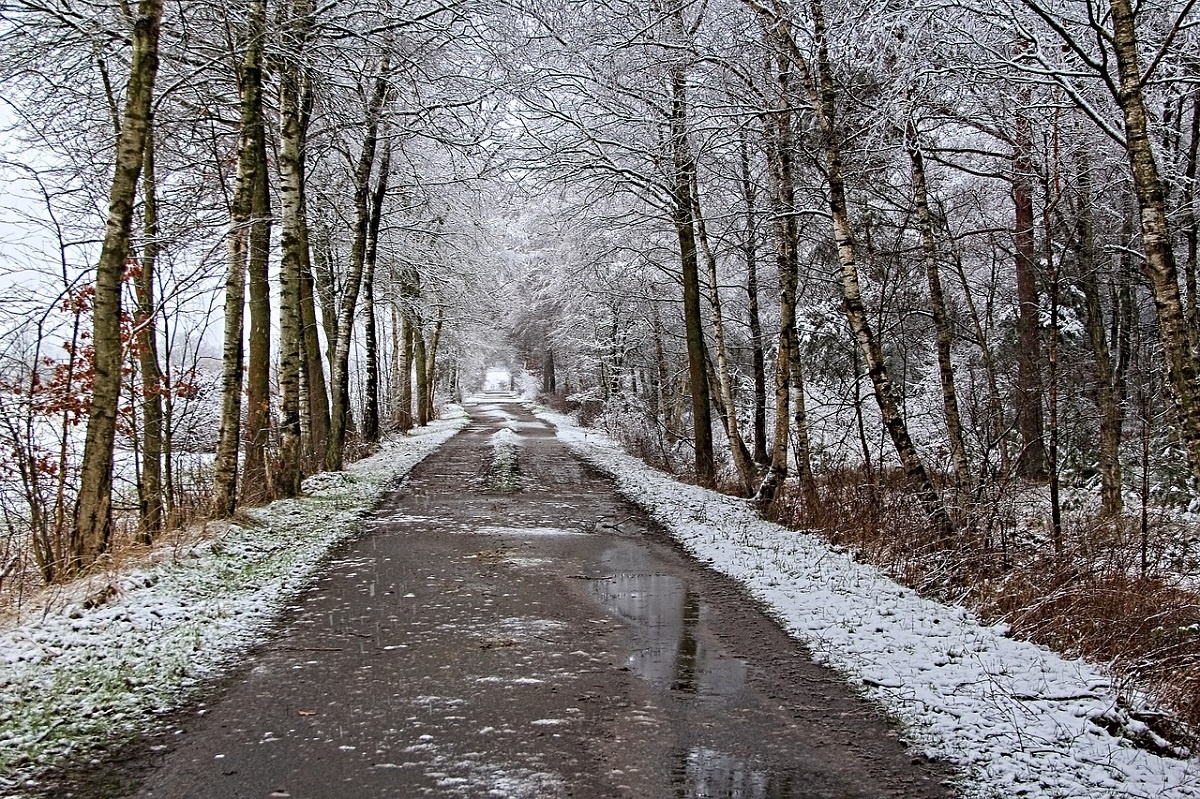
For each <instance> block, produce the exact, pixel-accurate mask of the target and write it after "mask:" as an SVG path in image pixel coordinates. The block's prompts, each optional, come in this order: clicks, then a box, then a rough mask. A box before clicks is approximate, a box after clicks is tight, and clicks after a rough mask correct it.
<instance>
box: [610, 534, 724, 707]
mask: <svg viewBox="0 0 1200 799" xmlns="http://www.w3.org/2000/svg"><path fill="white" fill-rule="evenodd" d="M626 549H628V548H626V547H619V548H617V550H626ZM608 554H609V555H610V557H606V558H605V561H606V562H607V563H609V564H612V565H622V564H621V561H627V560H628V559H629V558H628V556H629V554H630V553H629V552H628V551H611V552H610V553H608ZM614 561H615V563H614ZM592 594H593V596H594V597H595V598H596V600H597V601H598V602H599V603H600V604H602V605H604V606H605V607H606V608H608V609H609V610H610V611H612V612H613V613H615V614H616V615H617V616H619V617H620V618H621V619H622V620H623V621H624V622H625V623H626V633H627V634H628V636H629V639H630V645H631V649H632V650H633V654H632V655H631V656H630V659H629V666H630V668H631V669H633V670H634V671H635V672H636V673H637V674H638V675H640V676H641V677H642V678H644V679H646V680H648V681H649V682H651V683H652V684H654V685H657V686H660V687H662V688H664V689H669V690H671V691H674V692H677V693H681V694H687V695H692V696H698V697H705V698H717V697H719V698H730V697H734V696H736V695H737V694H738V693H739V692H740V691H741V690H742V688H743V686H744V685H745V682H746V665H745V663H744V662H743V661H741V660H738V659H736V658H731V657H729V656H727V655H725V654H723V653H721V652H719V651H716V650H715V649H714V648H713V647H712V646H711V645H710V644H709V643H708V641H707V640H706V638H707V637H706V636H704V635H702V634H701V632H702V630H703V629H704V624H705V618H704V617H705V606H704V603H703V602H701V601H700V599H699V597H698V596H697V595H696V594H695V593H694V592H692V591H691V590H689V589H688V587H687V584H686V583H685V582H684V581H683V580H681V579H679V578H678V577H675V576H673V575H669V574H631V573H620V572H618V573H615V574H613V575H612V576H610V577H606V578H604V579H597V580H594V581H593V582H592Z"/></svg>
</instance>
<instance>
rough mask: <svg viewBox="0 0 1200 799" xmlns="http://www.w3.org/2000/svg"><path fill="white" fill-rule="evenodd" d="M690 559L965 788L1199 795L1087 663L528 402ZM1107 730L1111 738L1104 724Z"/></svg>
mask: <svg viewBox="0 0 1200 799" xmlns="http://www.w3.org/2000/svg"><path fill="white" fill-rule="evenodd" d="M538 415H539V416H541V417H542V418H543V419H546V420H547V421H550V422H552V423H554V424H555V425H556V426H557V427H558V428H559V431H558V435H559V438H561V439H562V440H563V441H564V443H566V444H567V445H568V446H570V447H571V449H573V450H574V451H575V452H577V453H578V454H579V455H581V456H583V457H584V458H585V459H586V460H588V461H589V462H590V463H592V464H593V465H595V466H597V467H599V468H600V469H602V470H603V471H605V472H607V473H609V474H611V475H612V476H613V477H614V478H615V479H616V481H617V485H618V487H619V489H620V490H621V492H622V493H623V494H625V496H627V497H628V498H629V499H631V500H632V501H634V502H635V503H637V504H638V505H640V506H642V507H643V508H645V509H646V511H647V512H649V513H650V514H651V515H652V516H653V517H654V518H655V520H656V521H658V522H659V523H660V524H662V525H663V527H664V528H666V530H667V531H668V532H669V533H670V534H671V535H672V536H673V537H674V538H675V539H676V540H677V541H678V542H679V543H680V544H681V545H682V546H683V547H684V548H685V549H687V551H688V552H690V553H691V554H692V555H693V556H695V557H696V558H697V559H699V560H700V561H703V562H706V563H709V564H710V565H711V566H712V567H713V568H715V569H717V570H718V571H720V572H723V573H725V574H727V575H729V576H731V577H733V578H734V579H736V580H738V581H739V582H741V583H742V584H744V585H745V586H746V587H747V589H748V590H749V591H750V592H751V593H752V594H753V595H754V596H755V597H756V598H758V599H759V600H760V601H762V602H763V603H764V604H765V605H766V606H767V607H768V608H769V609H770V610H771V612H772V613H773V614H774V615H775V617H776V618H777V619H778V620H779V622H780V623H781V624H782V625H783V627H784V628H785V629H786V630H787V631H788V632H789V633H790V634H791V635H793V636H794V637H796V638H798V639H800V640H802V641H804V642H805V644H807V646H808V647H809V648H810V649H811V651H812V653H813V655H814V657H815V658H817V659H818V660H819V661H821V662H824V663H826V664H828V665H830V666H832V667H833V668H835V669H837V670H839V671H841V672H842V673H844V674H846V675H847V677H848V678H849V679H850V680H851V681H852V682H854V683H857V684H859V685H861V686H863V687H864V690H865V691H866V693H867V695H868V696H870V697H871V698H872V699H874V700H876V701H878V702H880V703H881V704H882V705H883V707H884V708H885V709H886V710H887V711H888V712H889V713H891V714H892V715H894V716H895V717H897V718H899V719H900V720H901V721H902V722H903V723H904V725H905V727H906V729H907V731H908V734H909V736H910V737H911V738H912V739H913V741H914V743H915V744H916V745H917V746H918V747H921V748H923V749H924V751H925V752H926V753H927V754H928V755H929V756H930V757H933V758H936V759H940V760H945V761H948V762H950V763H953V764H955V765H957V766H959V767H960V768H961V769H962V772H963V773H964V775H965V782H964V785H963V787H964V791H965V793H966V795H967V796H970V797H981V798H982V797H989V798H990V797H1010V796H1025V797H1039V798H1040V797H1055V798H1059V797H1085V796H1086V797H1091V796H1104V797H1144V798H1145V799H1159V798H1160V797H1161V798H1162V799H1176V798H1179V797H1200V761H1198V760H1176V759H1171V758H1165V757H1160V756H1158V755H1156V754H1153V753H1151V752H1148V751H1146V750H1144V749H1140V748H1137V747H1135V746H1133V745H1132V744H1131V742H1130V741H1129V740H1128V739H1127V738H1126V737H1123V736H1138V735H1150V733H1148V731H1147V730H1145V727H1144V725H1141V724H1140V722H1138V721H1136V720H1133V719H1130V718H1128V716H1127V714H1126V713H1125V712H1124V711H1122V710H1121V709H1120V708H1119V707H1118V704H1117V693H1116V691H1115V689H1114V687H1113V685H1112V680H1111V678H1110V677H1108V676H1107V675H1105V674H1104V673H1103V671H1102V670H1101V669H1099V668H1098V667H1096V666H1093V665H1090V664H1088V663H1084V662H1081V661H1072V660H1066V659H1064V658H1062V657H1060V656H1058V655H1056V654H1054V653H1053V652H1050V651H1049V650H1047V649H1045V648H1043V647H1039V646H1036V645H1034V644H1030V643H1027V642H1023V641H1016V640H1013V639H1010V638H1007V637H1006V636H1005V630H1004V628H1003V627H1002V626H1000V627H989V626H985V625H982V624H981V623H980V622H979V621H978V620H977V619H976V618H975V617H974V616H973V615H972V614H971V613H969V612H968V611H966V610H964V609H962V608H959V607H953V606H949V605H944V604H940V603H937V602H933V601H930V600H927V599H923V598H921V597H919V596H918V595H917V594H916V593H915V592H914V591H912V590H910V589H908V588H905V587H903V586H900V585H898V584H896V583H895V582H893V581H892V580H890V579H888V578H887V577H884V576H883V575H881V574H880V573H879V571H878V570H877V569H875V568H873V567H871V566H867V565H863V564H860V563H857V562H855V561H854V560H853V558H852V557H851V556H850V554H849V553H847V552H845V551H843V550H839V549H837V548H832V547H830V545H829V544H828V543H827V542H825V541H823V540H822V539H820V538H818V537H817V536H814V535H809V534H805V533H798V532H795V531H791V530H787V529H785V528H783V527H780V526H779V525H776V524H772V523H770V522H766V521H763V520H762V519H760V518H758V516H757V514H756V513H755V512H754V509H753V508H752V507H751V506H750V504H749V503H748V502H746V501H744V500H740V499H736V498H732V497H728V496H724V495H722V494H719V493H716V492H714V491H709V490H706V489H702V488H698V487H696V486H691V485H686V484H682V483H679V482H677V481H675V480H673V479H671V478H670V477H669V476H667V475H664V474H663V473H661V472H658V471H656V470H654V469H652V468H650V467H649V466H647V465H646V464H644V463H643V462H642V461H640V460H638V459H637V458H634V457H632V456H629V455H627V454H625V453H624V452H623V451H622V449H621V448H620V446H619V445H617V444H616V443H615V442H613V441H612V440H611V439H609V438H608V437H607V436H605V435H604V434H603V433H601V432H599V431H595V430H589V429H584V428H580V427H578V426H577V425H576V424H575V422H574V421H573V420H572V419H570V418H569V417H566V416H563V415H561V414H556V413H550V412H546V411H543V410H540V409H539V410H538ZM1109 729H1112V730H1116V731H1117V734H1116V735H1114V734H1112V733H1110V732H1108V731H1107V730H1109Z"/></svg>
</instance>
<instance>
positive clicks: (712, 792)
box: [671, 747, 811, 799]
mask: <svg viewBox="0 0 1200 799" xmlns="http://www.w3.org/2000/svg"><path fill="white" fill-rule="evenodd" d="M671 786H672V793H673V794H674V796H675V797H676V799H792V798H793V797H799V796H801V795H802V793H801V789H800V779H799V776H798V775H797V774H796V773H795V772H792V771H779V770H777V769H772V768H770V767H769V766H767V765H766V764H764V763H761V762H755V761H753V760H746V759H743V758H739V757H735V756H733V755H731V754H728V753H726V752H721V751H718V750H716V749H710V748H708V747H695V748H693V749H689V750H684V751H682V752H680V753H679V762H678V765H676V766H675V768H674V769H672V772H671ZM810 795H811V794H810Z"/></svg>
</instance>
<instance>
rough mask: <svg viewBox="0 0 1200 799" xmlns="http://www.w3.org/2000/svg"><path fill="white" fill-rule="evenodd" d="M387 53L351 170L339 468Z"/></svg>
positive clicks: (337, 396)
mask: <svg viewBox="0 0 1200 799" xmlns="http://www.w3.org/2000/svg"><path fill="white" fill-rule="evenodd" d="M390 63H391V62H390V61H389V56H388V54H386V53H385V54H384V56H383V58H382V60H381V61H380V64H379V71H378V73H377V75H376V78H375V85H374V89H373V90H372V93H371V100H370V103H369V105H368V107H367V117H366V129H365V131H364V133H363V145H362V152H361V153H360V154H359V159H358V165H357V167H356V168H355V170H354V218H355V224H354V241H353V243H352V244H351V247H350V268H349V270H348V273H347V276H346V285H345V289H344V291H343V293H342V301H341V307H340V308H339V311H338V319H337V347H336V348H335V350H334V358H333V367H332V370H331V371H332V374H331V379H330V382H331V383H332V392H331V393H332V397H333V402H332V407H331V410H330V415H329V416H330V424H329V445H328V447H327V448H326V450H325V468H326V469H328V470H329V471H335V472H336V471H341V469H342V466H343V464H344V462H345V451H344V450H345V444H346V429H347V426H348V421H349V413H350V344H351V338H352V335H351V334H352V332H353V329H354V313H355V310H356V307H355V306H356V305H358V294H359V289H360V288H361V286H362V277H363V268H364V266H365V264H366V248H367V232H368V231H367V228H368V222H369V217H370V211H369V208H368V199H369V197H370V193H371V171H372V168H373V167H374V165H375V150H376V146H377V144H378V141H379V125H380V120H381V118H382V116H383V107H384V104H385V103H386V101H387V95H388V82H387V81H388V72H389V71H390V69H391V66H390Z"/></svg>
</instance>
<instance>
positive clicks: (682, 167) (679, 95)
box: [670, 9, 716, 486]
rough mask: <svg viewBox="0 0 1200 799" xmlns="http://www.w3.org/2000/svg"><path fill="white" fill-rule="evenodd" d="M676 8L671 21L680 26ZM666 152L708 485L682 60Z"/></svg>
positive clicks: (707, 415)
mask: <svg viewBox="0 0 1200 799" xmlns="http://www.w3.org/2000/svg"><path fill="white" fill-rule="evenodd" d="M681 13H682V12H681V11H680V10H679V9H677V10H676V17H679V18H678V19H677V20H676V22H677V24H678V25H679V26H680V29H682V25H683V21H682V18H681V17H680V15H681ZM670 79H671V120H670V123H671V158H672V169H673V174H672V181H673V184H672V187H671V192H672V197H671V206H672V222H673V224H674V226H675V234H676V237H677V238H678V240H679V259H680V270H681V272H682V278H683V319H684V329H685V331H686V339H687V353H688V378H689V382H690V385H691V395H692V435H693V442H694V443H693V447H694V448H693V453H694V456H695V462H696V463H695V468H696V480H697V482H699V483H700V485H703V486H711V485H712V484H713V481H714V479H715V476H716V475H715V465H714V460H713V440H712V414H711V410H710V409H711V406H712V399H711V397H710V395H709V385H708V374H707V371H706V369H705V365H704V363H705V356H704V350H705V347H704V326H703V319H702V317H701V300H700V265H699V261H698V258H697V255H696V229H695V219H694V214H693V211H692V209H693V203H692V182H693V180H694V176H695V172H696V162H695V158H694V157H693V155H692V152H691V147H690V146H689V144H688V135H687V116H688V104H687V71H686V67H685V66H684V65H683V64H682V63H675V64H672V65H671V69H670Z"/></svg>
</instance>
